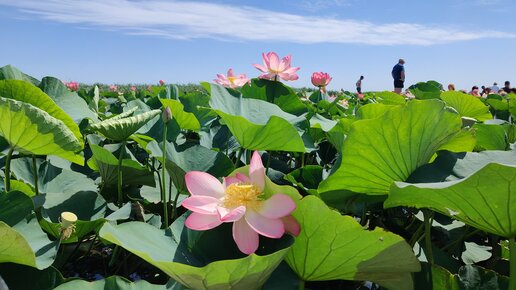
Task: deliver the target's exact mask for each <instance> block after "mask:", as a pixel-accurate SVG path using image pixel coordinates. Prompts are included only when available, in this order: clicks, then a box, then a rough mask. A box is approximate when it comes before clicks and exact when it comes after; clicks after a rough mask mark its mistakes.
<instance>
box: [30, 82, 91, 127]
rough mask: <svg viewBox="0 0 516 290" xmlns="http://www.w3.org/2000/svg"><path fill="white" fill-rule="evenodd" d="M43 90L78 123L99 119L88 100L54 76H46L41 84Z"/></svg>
mask: <svg viewBox="0 0 516 290" xmlns="http://www.w3.org/2000/svg"><path fill="white" fill-rule="evenodd" d="M39 87H40V88H41V90H42V91H43V92H45V93H46V94H47V95H49V96H50V97H51V98H52V100H54V102H56V104H57V105H58V106H59V107H61V108H62V109H63V110H64V111H65V112H66V113H67V114H68V115H69V116H70V117H71V118H72V119H73V120H74V121H75V122H76V123H77V124H79V123H80V122H81V121H82V119H84V118H90V119H91V120H93V121H98V119H97V115H96V114H95V113H94V112H93V111H91V110H90V108H89V107H88V104H87V103H86V101H85V100H84V99H83V98H81V97H79V95H78V94H77V93H76V92H72V91H70V90H69V89H68V88H67V87H66V86H65V85H64V84H63V82H62V81H60V80H58V79H56V78H54V77H44V78H43V79H42V80H41V83H40V84H39Z"/></svg>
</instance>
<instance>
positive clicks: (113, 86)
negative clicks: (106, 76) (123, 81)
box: [109, 85, 118, 92]
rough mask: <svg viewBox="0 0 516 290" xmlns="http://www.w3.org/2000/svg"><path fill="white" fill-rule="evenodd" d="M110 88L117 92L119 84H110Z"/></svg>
mask: <svg viewBox="0 0 516 290" xmlns="http://www.w3.org/2000/svg"><path fill="white" fill-rule="evenodd" d="M109 90H110V91H112V92H117V91H118V86H117V85H110V86H109Z"/></svg>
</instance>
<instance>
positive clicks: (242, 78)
mask: <svg viewBox="0 0 516 290" xmlns="http://www.w3.org/2000/svg"><path fill="white" fill-rule="evenodd" d="M213 81H214V82H216V83H217V84H219V85H221V86H224V87H226V88H232V89H235V88H239V87H241V86H243V85H245V84H246V83H247V82H249V81H250V79H249V78H248V77H247V76H246V75H245V74H240V75H238V76H236V75H235V73H234V72H233V69H232V68H230V69H229V70H228V74H227V76H225V75H223V74H217V79H214V80H213Z"/></svg>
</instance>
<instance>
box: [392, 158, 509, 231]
mask: <svg viewBox="0 0 516 290" xmlns="http://www.w3.org/2000/svg"><path fill="white" fill-rule="evenodd" d="M395 206H412V207H416V208H430V209H432V210H435V211H437V212H440V213H442V214H444V215H447V216H450V217H453V218H455V219H457V220H460V221H462V222H464V223H466V224H468V225H470V226H473V227H475V228H477V229H480V230H483V231H486V232H489V233H493V234H496V235H499V236H502V237H507V238H509V237H514V236H515V235H516V210H514V209H515V208H516V166H515V165H502V164H498V163H490V164H488V165H486V166H485V167H483V168H482V169H480V170H479V171H477V172H476V173H474V174H473V175H471V176H469V177H467V178H464V179H462V180H457V181H449V182H439V183H420V184H408V183H402V182H396V183H395V184H393V185H392V186H391V190H390V193H389V197H388V198H387V200H386V201H385V203H384V207H386V208H389V207H395Z"/></svg>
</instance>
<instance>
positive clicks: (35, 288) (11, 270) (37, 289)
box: [0, 263, 64, 290]
mask: <svg viewBox="0 0 516 290" xmlns="http://www.w3.org/2000/svg"><path fill="white" fill-rule="evenodd" d="M0 276H2V278H3V279H4V280H5V283H6V284H7V286H9V289H10V290H29V289H31V290H53V289H54V288H56V287H57V286H58V285H59V284H61V283H63V280H64V278H63V276H62V275H61V273H60V272H59V270H57V269H56V268H54V267H52V266H50V267H48V268H46V269H44V270H38V269H36V268H32V267H28V266H23V265H18V264H11V263H5V264H0ZM29 277H30V278H29Z"/></svg>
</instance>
